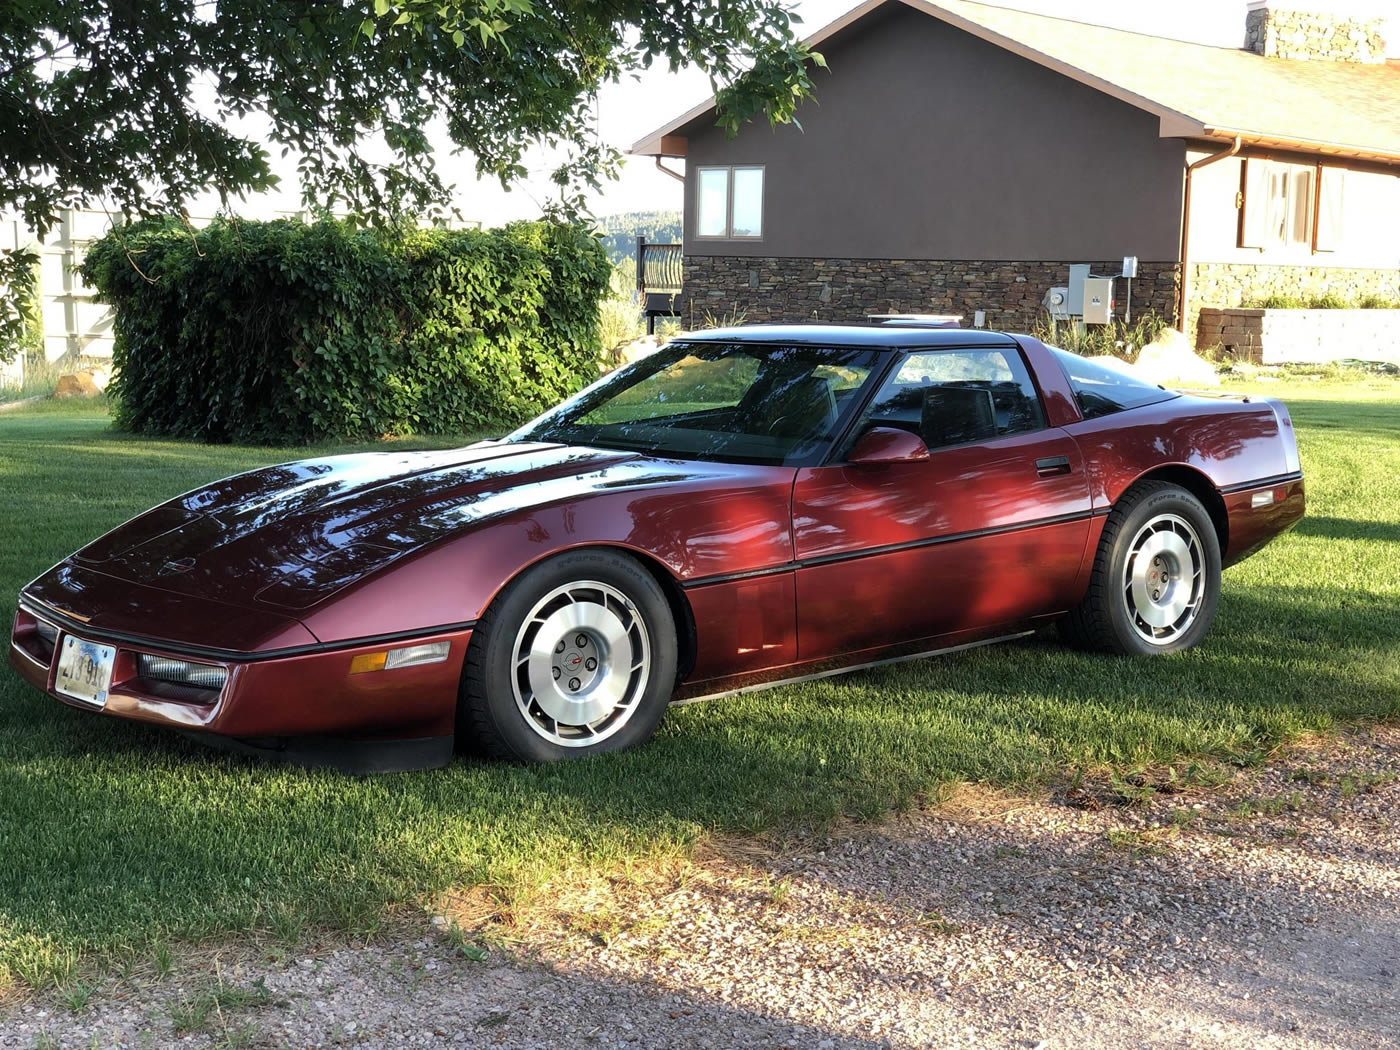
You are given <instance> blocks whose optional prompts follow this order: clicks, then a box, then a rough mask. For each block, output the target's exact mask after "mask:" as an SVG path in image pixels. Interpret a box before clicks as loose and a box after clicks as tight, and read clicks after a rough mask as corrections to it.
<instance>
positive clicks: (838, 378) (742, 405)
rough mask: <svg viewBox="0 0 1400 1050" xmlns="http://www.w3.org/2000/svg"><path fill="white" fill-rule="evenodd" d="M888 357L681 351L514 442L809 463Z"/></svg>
mask: <svg viewBox="0 0 1400 1050" xmlns="http://www.w3.org/2000/svg"><path fill="white" fill-rule="evenodd" d="M879 359H880V354H879V351H876V350H868V349H857V348H844V349H842V348H823V347H810V346H801V347H786V346H776V345H767V344H753V343H672V344H670V345H669V346H665V347H663V348H662V349H660V350H658V351H656V352H655V353H654V354H651V355H650V356H648V357H646V358H643V359H642V360H641V361H638V362H637V363H636V364H634V365H631V366H629V367H627V368H624V369H620V370H618V371H617V372H614V373H613V374H612V375H610V376H608V377H606V378H605V379H603V380H602V381H600V382H598V383H595V384H594V385H593V386H591V387H589V388H588V389H586V390H584V391H583V392H582V393H579V394H577V395H575V396H574V397H573V398H571V399H569V400H568V401H565V402H564V403H563V404H562V405H560V406H559V407H558V408H555V409H552V410H551V411H549V412H546V413H545V414H544V415H542V416H540V417H539V418H538V419H536V420H534V421H533V422H530V423H527V424H526V425H525V426H523V427H521V428H520V429H519V430H517V431H516V432H515V433H514V434H512V435H510V437H509V438H508V439H507V440H511V441H558V442H562V443H564V444H569V445H593V446H595V447H600V448H615V449H628V450H635V451H639V452H647V453H651V454H654V455H667V456H676V457H679V458H682V459H719V460H733V461H737V462H743V463H764V464H771V465H788V466H791V465H797V464H802V463H806V462H808V461H809V460H810V459H812V458H813V457H815V456H816V455H817V454H818V453H819V452H821V451H822V450H824V449H825V448H826V447H827V446H828V445H829V443H830V442H831V441H832V440H833V439H834V438H835V437H836V435H837V434H838V433H839V432H840V430H841V428H842V427H843V426H844V425H845V423H846V421H847V419H849V417H850V415H851V412H852V411H853V410H854V406H855V404H856V403H857V402H858V401H859V400H860V397H859V393H860V391H861V389H862V388H863V387H864V386H865V384H866V382H867V380H869V378H870V375H871V373H872V371H873V370H874V368H875V366H876V364H877V363H878V361H879Z"/></svg>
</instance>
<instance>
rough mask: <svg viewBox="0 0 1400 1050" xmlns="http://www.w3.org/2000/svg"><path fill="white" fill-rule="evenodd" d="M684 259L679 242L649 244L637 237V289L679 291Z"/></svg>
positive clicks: (642, 290)
mask: <svg viewBox="0 0 1400 1050" xmlns="http://www.w3.org/2000/svg"><path fill="white" fill-rule="evenodd" d="M682 270H683V260H682V256H681V246H680V245H679V244H648V243H647V239H646V238H645V237H638V238H637V291H638V292H640V293H641V294H642V295H645V294H646V293H647V292H679V291H680V290H681V274H682Z"/></svg>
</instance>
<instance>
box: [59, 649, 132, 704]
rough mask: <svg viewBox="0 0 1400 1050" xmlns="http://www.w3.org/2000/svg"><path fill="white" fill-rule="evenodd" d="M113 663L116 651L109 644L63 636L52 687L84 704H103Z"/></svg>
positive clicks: (110, 681) (109, 686)
mask: <svg viewBox="0 0 1400 1050" xmlns="http://www.w3.org/2000/svg"><path fill="white" fill-rule="evenodd" d="M116 662H117V651H116V649H114V648H112V647H111V646H110V645H100V644H98V643H97V642H85V641H83V640H82V639H81V638H74V637H73V636H72V635H71V634H69V635H65V636H64V638H63V650H62V652H61V653H60V654H59V657H58V672H57V674H56V675H55V677H54V682H53V687H54V690H55V691H56V692H59V693H61V694H63V695H64V696H71V697H72V698H73V699H74V700H81V701H83V703H85V704H94V705H96V706H97V707H105V706H106V704H107V690H108V689H109V688H111V685H112V668H113V667H114V666H115V665H116Z"/></svg>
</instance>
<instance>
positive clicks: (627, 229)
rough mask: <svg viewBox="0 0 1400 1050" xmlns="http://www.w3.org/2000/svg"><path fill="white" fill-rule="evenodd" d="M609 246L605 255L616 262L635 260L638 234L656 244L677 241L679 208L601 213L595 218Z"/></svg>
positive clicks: (679, 239)
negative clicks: (612, 213)
mask: <svg viewBox="0 0 1400 1050" xmlns="http://www.w3.org/2000/svg"><path fill="white" fill-rule="evenodd" d="M595 224H596V226H597V229H598V232H599V233H600V234H601V235H602V238H603V247H604V248H606V249H607V250H608V259H609V260H610V261H611V262H612V263H613V264H614V265H616V264H617V263H620V262H629V261H630V262H633V263H635V262H636V260H637V238H638V236H641V237H645V238H646V239H647V240H648V241H652V242H654V243H656V244H679V243H680V241H681V213H680V212H678V211H625V212H620V213H619V214H617V215H602V216H599V217H598V218H597V219H596V220H595Z"/></svg>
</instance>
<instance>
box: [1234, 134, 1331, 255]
mask: <svg viewBox="0 0 1400 1050" xmlns="http://www.w3.org/2000/svg"><path fill="white" fill-rule="evenodd" d="M1321 170H1322V169H1321V167H1320V166H1319V165H1317V164H1300V163H1292V162H1289V161H1278V160H1271V159H1268V158H1265V157H1246V158H1245V160H1244V167H1243V171H1242V175H1241V186H1240V209H1241V212H1240V230H1239V247H1241V248H1255V249H1257V250H1259V251H1261V252H1279V253H1288V254H1293V255H1297V254H1301V253H1303V252H1308V253H1312V252H1316V251H1318V250H1319V248H1318V243H1317V222H1318V203H1319V197H1318V193H1319V182H1320V179H1321ZM1300 180H1303V181H1305V182H1306V185H1307V190H1306V193H1305V194H1304V195H1303V199H1302V200H1300V199H1299V196H1300V194H1299V193H1298V182H1299V181H1300ZM1300 233H1301V235H1302V236H1299V234H1300ZM1321 250H1323V251H1327V250H1329V249H1327V248H1323V249H1321Z"/></svg>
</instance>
